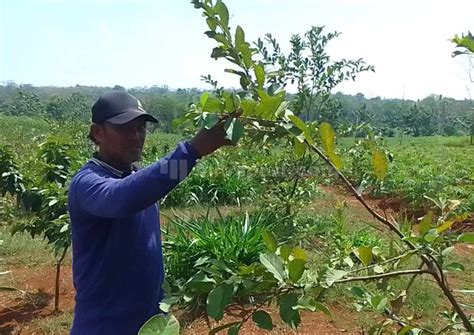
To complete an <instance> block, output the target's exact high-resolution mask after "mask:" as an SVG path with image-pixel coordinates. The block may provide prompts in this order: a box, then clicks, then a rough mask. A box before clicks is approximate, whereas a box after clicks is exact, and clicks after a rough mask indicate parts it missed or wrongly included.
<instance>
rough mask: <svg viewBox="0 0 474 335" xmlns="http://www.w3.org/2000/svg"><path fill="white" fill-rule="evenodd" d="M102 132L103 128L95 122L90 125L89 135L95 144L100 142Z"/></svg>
mask: <svg viewBox="0 0 474 335" xmlns="http://www.w3.org/2000/svg"><path fill="white" fill-rule="evenodd" d="M102 132H103V129H102V127H101V126H100V125H98V124H95V123H94V124H92V125H91V130H90V135H91V137H92V140H93V141H94V143H95V144H97V145H99V144H100V140H101V138H102Z"/></svg>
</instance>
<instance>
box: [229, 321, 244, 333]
mask: <svg viewBox="0 0 474 335" xmlns="http://www.w3.org/2000/svg"><path fill="white" fill-rule="evenodd" d="M240 327H242V323H240V322H239V324H237V325H233V326H232V327H230V328H229V331H228V332H227V335H237V334H238V333H239V331H240Z"/></svg>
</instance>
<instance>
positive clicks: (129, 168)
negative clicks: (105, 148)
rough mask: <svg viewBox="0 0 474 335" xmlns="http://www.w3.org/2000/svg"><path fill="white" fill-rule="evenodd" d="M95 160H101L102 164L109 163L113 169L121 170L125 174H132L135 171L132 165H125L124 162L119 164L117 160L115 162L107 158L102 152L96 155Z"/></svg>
mask: <svg viewBox="0 0 474 335" xmlns="http://www.w3.org/2000/svg"><path fill="white" fill-rule="evenodd" d="M104 156H105V157H104ZM94 158H97V159H100V160H101V161H102V162H104V163H107V164H108V165H110V166H111V167H113V168H115V169H117V170H120V171H122V172H125V173H130V172H131V171H132V170H133V168H132V164H124V163H122V162H117V161H116V160H113V159H111V158H110V157H107V156H106V155H104V154H103V153H101V152H100V151H99V152H96V153H94Z"/></svg>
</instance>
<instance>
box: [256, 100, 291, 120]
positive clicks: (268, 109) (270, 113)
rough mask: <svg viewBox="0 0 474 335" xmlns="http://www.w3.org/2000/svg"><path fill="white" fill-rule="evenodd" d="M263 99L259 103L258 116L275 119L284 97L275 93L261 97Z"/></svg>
mask: <svg viewBox="0 0 474 335" xmlns="http://www.w3.org/2000/svg"><path fill="white" fill-rule="evenodd" d="M261 99H262V101H260V103H259V104H258V105H257V107H256V109H255V112H256V114H257V116H260V117H261V118H263V119H267V120H274V119H275V118H276V116H275V113H276V111H277V110H278V107H280V104H281V103H282V102H283V99H284V98H283V97H281V96H278V95H274V96H268V97H263V98H261Z"/></svg>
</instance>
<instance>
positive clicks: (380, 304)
mask: <svg viewBox="0 0 474 335" xmlns="http://www.w3.org/2000/svg"><path fill="white" fill-rule="evenodd" d="M387 303H388V299H387V298H385V297H383V296H381V295H376V296H373V297H371V298H370V304H371V305H372V307H373V308H374V309H376V310H378V311H381V310H383V309H384V308H385V306H386V305H387Z"/></svg>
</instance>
